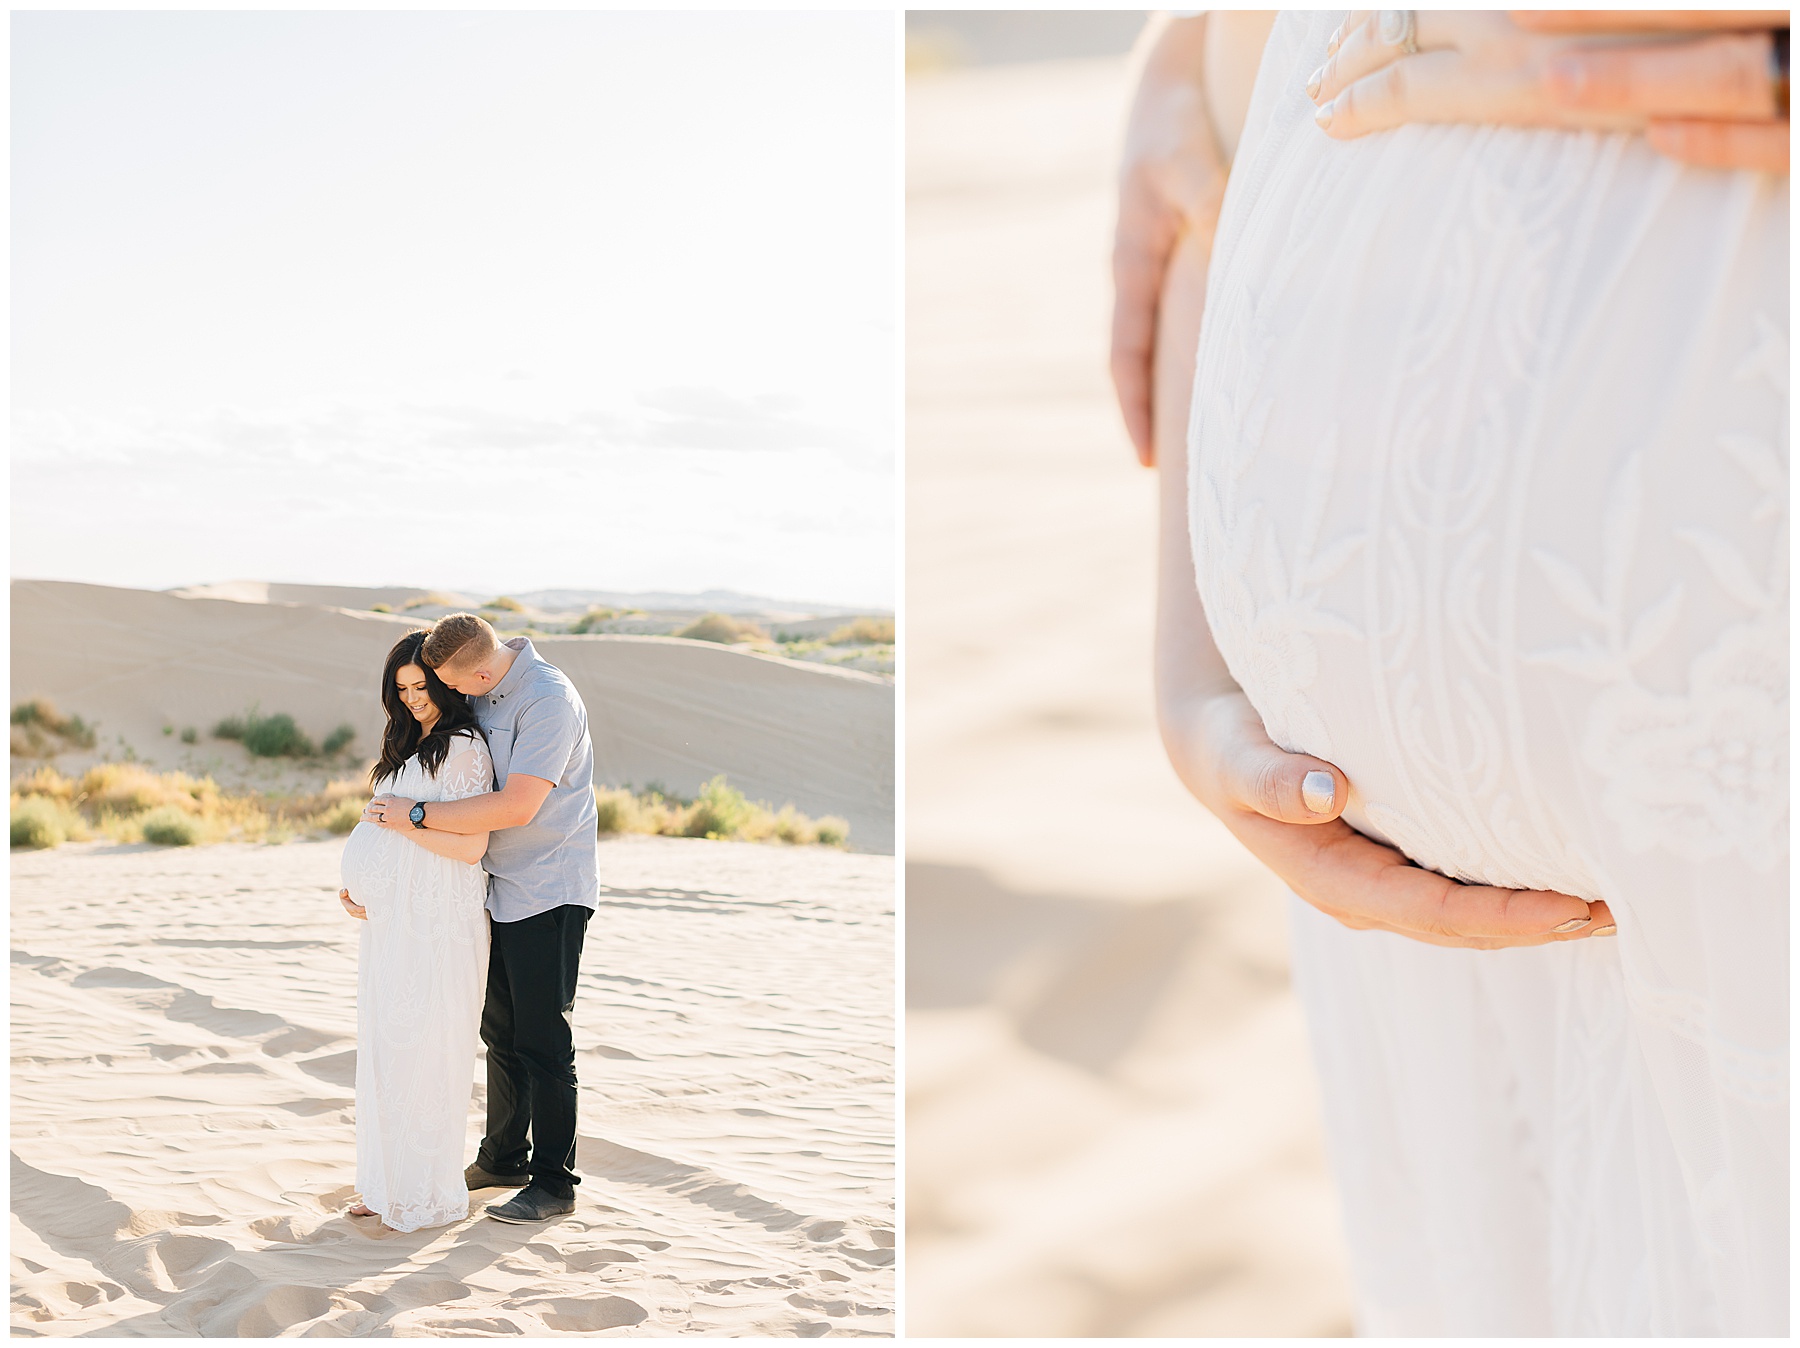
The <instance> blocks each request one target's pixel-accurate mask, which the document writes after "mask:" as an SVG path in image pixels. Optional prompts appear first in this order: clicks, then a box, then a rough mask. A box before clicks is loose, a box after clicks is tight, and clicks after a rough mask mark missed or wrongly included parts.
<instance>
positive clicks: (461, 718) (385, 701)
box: [369, 632, 487, 786]
mask: <svg viewBox="0 0 1800 1348" xmlns="http://www.w3.org/2000/svg"><path fill="white" fill-rule="evenodd" d="M424 645H425V633H423V632H408V633H407V634H406V635H405V636H403V637H401V638H400V640H399V641H397V642H395V643H394V649H393V650H391V651H389V652H388V657H387V664H386V665H384V666H383V667H382V670H381V705H382V707H383V708H384V709H385V710H386V711H387V729H386V730H384V731H383V732H382V735H381V758H380V759H379V760H378V761H377V762H376V764H375V766H374V767H373V768H371V769H370V770H369V784H370V785H371V786H380V785H381V783H382V782H383V781H385V780H386V779H387V778H389V777H392V776H393V775H394V774H395V773H397V772H399V771H400V769H401V767H402V766H403V765H404V764H405V762H406V760H407V759H409V758H411V757H412V756H413V755H414V754H415V753H416V754H418V756H419V762H420V763H421V764H422V765H423V766H424V768H425V771H426V772H427V773H429V774H430V775H431V776H433V777H435V776H437V773H438V769H439V768H441V767H443V766H444V759H445V758H446V757H448V756H449V753H450V737H451V736H452V735H455V734H456V733H457V732H458V731H462V730H472V731H474V732H475V733H476V734H477V735H481V725H480V723H479V722H477V721H476V719H475V709H474V708H473V707H471V706H470V705H469V699H468V698H466V697H464V696H463V695H462V694H461V693H459V692H457V691H456V689H454V688H452V687H451V686H450V685H449V684H447V683H445V682H444V681H443V680H442V679H440V678H438V676H437V671H436V670H434V669H433V668H432V667H431V666H430V665H428V664H426V663H425V661H424V658H423V657H422V656H421V655H420V648H421V647H423V646H424ZM408 665H417V666H418V667H419V668H420V669H422V670H424V671H425V695H426V696H427V697H429V698H430V699H431V701H432V703H433V704H434V705H435V706H436V707H437V709H438V719H437V724H436V725H434V726H432V727H431V733H430V734H429V735H424V736H421V735H420V733H419V722H418V718H417V717H415V716H414V715H413V714H412V713H411V712H410V711H408V710H407V709H406V704H405V703H404V702H402V701H401V700H400V689H399V688H398V687H397V686H396V685H395V679H396V678H397V677H398V676H399V673H400V671H401V670H402V669H404V668H406V666H408ZM482 739H483V741H484V742H485V741H486V739H487V736H485V735H482Z"/></svg>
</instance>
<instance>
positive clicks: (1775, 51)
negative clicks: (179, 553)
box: [1769, 28, 1788, 117]
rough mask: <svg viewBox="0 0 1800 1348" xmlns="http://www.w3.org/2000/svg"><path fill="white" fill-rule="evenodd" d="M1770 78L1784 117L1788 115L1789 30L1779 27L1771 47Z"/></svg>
mask: <svg viewBox="0 0 1800 1348" xmlns="http://www.w3.org/2000/svg"><path fill="white" fill-rule="evenodd" d="M1769 79H1770V80H1771V81H1772V82H1773V85H1774V89H1775V106H1776V109H1777V110H1778V111H1779V112H1780V114H1781V115H1782V116H1783V117H1786V116H1787V115H1788V30H1787V29H1785V28H1777V29H1776V30H1775V42H1774V45H1773V46H1772V47H1771V48H1770V49H1769Z"/></svg>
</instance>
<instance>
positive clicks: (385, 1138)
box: [343, 733, 494, 1231]
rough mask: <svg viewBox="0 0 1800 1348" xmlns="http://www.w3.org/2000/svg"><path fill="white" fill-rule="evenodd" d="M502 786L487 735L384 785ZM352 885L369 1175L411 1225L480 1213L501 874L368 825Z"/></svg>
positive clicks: (424, 794)
mask: <svg viewBox="0 0 1800 1348" xmlns="http://www.w3.org/2000/svg"><path fill="white" fill-rule="evenodd" d="M493 789H494V765H493V760H492V759H491V758H489V756H488V750H487V745H486V744H485V743H483V741H482V739H481V737H480V736H479V735H476V734H473V733H465V734H459V735H458V736H456V737H455V738H454V739H453V740H452V741H451V746H450V752H449V754H448V756H447V757H446V758H445V760H444V763H443V766H442V768H441V769H440V770H439V772H438V775H437V777H436V778H435V779H434V778H432V777H430V776H428V775H427V774H426V772H425V770H424V768H423V767H421V766H420V764H419V760H418V756H417V755H414V756H413V757H412V758H410V759H408V760H407V761H406V763H405V764H404V765H403V766H402V767H401V769H400V773H399V776H398V777H397V778H396V779H395V780H394V781H392V782H384V783H382V785H381V788H380V790H381V792H382V793H383V794H392V795H398V796H404V797H407V798H409V799H413V800H424V801H433V800H461V799H463V798H464V797H466V796H476V795H480V794H482V793H483V792H487V791H492V790H493ZM343 878H344V887H345V888H347V889H348V890H349V891H350V897H351V898H352V899H354V900H355V901H356V902H357V903H360V904H362V905H363V906H365V907H366V908H367V909H368V910H369V920H368V922H367V923H366V924H365V925H364V927H363V931H362V950H361V955H360V957H359V960H358V967H357V990H356V1186H357V1188H358V1189H359V1190H360V1191H361V1193H362V1201H363V1203H364V1204H365V1205H366V1206H368V1207H369V1208H371V1209H372V1210H374V1211H375V1212H378V1213H380V1214H381V1216H382V1219H383V1220H384V1221H385V1222H386V1223H387V1224H388V1225H389V1226H392V1227H394V1228H396V1229H398V1230H401V1231H416V1230H418V1229H420V1228H421V1227H426V1226H443V1225H446V1224H448V1223H450V1222H456V1221H460V1220H462V1219H463V1218H464V1217H466V1216H467V1215H468V1212H469V1191H468V1187H467V1185H466V1184H465V1183H464V1180H463V1166H464V1164H465V1157H464V1155H463V1152H464V1149H465V1147H466V1145H467V1144H466V1136H465V1135H466V1133H467V1131H468V1123H469V1101H470V1097H471V1095H472V1093H473V1086H474V1066H475V1054H476V1051H477V1049H478V1047H479V1040H480V1029H481V1006H482V998H483V995H484V992H485V989H486V987H487V961H488V926H487V912H486V903H487V875H486V873H485V872H484V871H483V870H482V869H481V867H480V866H479V865H474V866H471V865H466V864H465V863H463V862H460V861H452V860H450V859H449V858H447V857H440V856H438V855H436V854H435V853H432V852H428V851H426V850H425V849H424V848H423V847H421V846H419V845H418V844H417V843H415V842H413V841H412V840H411V839H410V838H408V837H406V836H405V835H403V834H400V833H395V832H393V831H392V830H389V829H383V828H379V827H377V826H376V825H374V824H358V825H357V826H356V828H355V830H354V831H353V832H352V833H351V835H350V838H349V841H348V842H347V843H346V844H345V847H344V860H343Z"/></svg>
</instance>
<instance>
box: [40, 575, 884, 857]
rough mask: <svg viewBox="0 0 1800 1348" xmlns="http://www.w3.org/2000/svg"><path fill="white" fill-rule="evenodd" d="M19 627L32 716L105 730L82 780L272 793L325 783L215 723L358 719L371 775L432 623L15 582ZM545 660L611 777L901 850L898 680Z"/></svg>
mask: <svg viewBox="0 0 1800 1348" xmlns="http://www.w3.org/2000/svg"><path fill="white" fill-rule="evenodd" d="M273 588H275V587H271V589H272V590H273ZM282 588H284V590H291V591H301V590H305V591H312V590H319V591H320V592H321V593H322V594H329V593H331V592H332V591H331V587H292V586H290V587H282ZM12 612H13V633H14V636H13V648H12V696H13V700H14V702H15V703H16V702H19V701H22V700H24V699H26V698H30V697H38V696H43V697H49V698H51V699H52V700H53V701H55V702H56V703H57V705H58V706H59V707H60V708H61V709H62V710H63V711H64V712H72V713H75V714H77V715H80V716H82V717H83V718H84V719H86V720H87V721H89V722H92V723H97V726H98V730H99V735H100V742H99V745H98V746H97V748H96V751H95V753H94V754H91V755H86V756H82V755H70V756H68V758H67V759H66V761H64V765H65V766H81V765H83V764H85V763H86V762H87V761H90V760H92V759H93V758H95V757H97V756H99V755H105V754H110V755H112V756H114V757H118V756H121V755H122V754H123V753H124V752H125V751H126V750H127V749H129V750H130V751H131V752H132V753H134V754H136V755H137V756H138V757H139V758H142V759H144V760H146V761H149V762H151V763H153V764H155V765H157V766H159V767H163V768H180V769H182V770H184V771H191V772H211V773H213V774H214V775H215V776H217V777H218V779H219V780H220V781H221V782H222V783H229V784H241V783H247V782H248V783H256V784H259V785H264V786H268V785H278V784H281V783H283V782H287V781H291V780H292V779H294V778H295V777H296V776H304V775H305V772H306V771H307V770H306V769H296V768H295V767H293V766H291V765H288V764H281V763H271V762H269V761H267V760H252V759H250V758H249V757H248V755H246V754H245V753H244V751H243V750H242V749H241V748H239V747H238V746H237V745H235V744H232V743H229V742H226V741H221V740H215V739H212V738H211V737H210V736H209V735H208V734H207V732H208V731H209V730H210V728H211V727H212V726H213V725H214V724H215V723H216V722H217V721H218V720H219V719H220V718H221V717H223V716H226V715H228V714H230V713H234V712H241V711H243V710H244V709H246V708H247V707H249V706H250V705H251V704H253V703H254V704H257V705H259V706H260V708H261V710H262V711H263V712H265V713H270V712H277V711H284V712H287V713H289V714H291V715H292V716H293V717H294V718H295V719H296V720H297V721H298V722H299V724H300V726H301V728H302V729H303V730H305V731H306V732H307V733H309V734H310V735H312V736H313V738H314V739H315V740H317V739H321V738H323V737H324V736H325V735H326V734H328V733H329V732H330V731H331V730H332V729H333V728H334V727H335V726H337V725H338V724H340V723H347V724H349V725H351V726H352V727H353V728H354V729H355V731H356V735H357V738H356V740H355V742H354V743H355V747H356V748H357V749H358V750H360V751H361V753H362V754H363V755H364V756H365V757H364V759H363V762H364V764H365V765H366V762H367V759H368V757H372V755H373V753H374V750H375V746H376V745H378V744H379V741H380V734H381V727H382V723H383V717H382V713H381V708H380V704H379V702H378V701H377V698H376V692H375V685H376V682H377V680H378V679H379V677H380V673H381V662H382V658H383V657H384V656H385V654H386V653H387V650H388V648H389V647H390V646H391V645H392V644H393V642H394V641H395V640H396V639H397V638H398V637H399V635H400V634H401V633H403V632H405V631H407V630H409V629H410V628H412V627H416V626H419V624H418V623H415V622H413V621H411V620H409V619H407V618H405V617H402V616H399V615H392V614H381V613H371V612H368V611H366V610H363V611H358V610H351V609H344V608H333V607H323V606H319V605H315V604H298V603H291V602H277V601H274V600H273V599H266V600H258V599H256V598H254V596H253V595H251V593H250V592H249V591H246V592H244V594H243V595H240V596H239V597H238V598H235V599H226V598H191V597H188V598H184V597H181V596H179V595H174V594H166V593H161V592H157V591H150V590H128V589H117V588H111V587H107V586H98V585H78V584H70V583H64V582H57V581H27V580H20V581H14V582H13V584H12ZM537 646H538V649H539V651H540V652H541V653H542V654H543V655H544V657H545V658H546V659H548V660H550V661H552V662H553V663H555V664H557V665H558V666H560V667H561V668H562V669H563V670H564V671H565V672H566V673H567V674H568V675H569V677H570V679H572V680H573V681H574V683H575V686H576V687H577V689H579V690H580V692H581V695H582V698H583V700H584V701H585V702H586V703H587V706H588V713H589V724H590V729H591V731H592V734H593V738H594V751H595V772H596V777H597V779H598V780H601V781H603V782H605V783H608V784H613V785H623V784H627V783H630V784H633V785H636V786H640V787H641V786H644V785H646V784H648V783H651V782H660V783H661V784H662V785H663V786H664V787H666V788H667V789H670V790H674V791H677V792H683V793H688V792H692V791H693V790H694V789H695V788H697V787H698V786H699V785H700V783H702V782H704V781H705V780H707V779H708V778H709V777H711V776H713V775H714V774H716V773H721V772H722V773H725V774H726V775H727V776H729V777H730V779H731V780H732V782H733V783H734V784H735V785H737V786H738V787H740V788H741V789H742V790H744V791H745V793H746V794H748V795H749V796H750V797H751V798H752V799H764V800H767V801H769V802H770V803H771V804H773V805H777V806H779V805H781V804H782V803H784V802H787V801H792V802H793V803H794V804H795V805H796V806H798V807H799V808H800V809H801V810H803V811H804V812H806V813H808V814H811V815H815V816H817V815H824V814H836V815H840V816H842V817H843V818H845V819H847V820H849V822H850V826H851V832H850V845H851V846H852V847H853V848H856V849H858V850H867V851H874V852H892V850H893V846H894V824H893V791H894V788H893V780H894V747H893V744H894V729H893V726H894V687H893V685H892V684H891V683H889V682H888V681H886V680H883V679H881V678H878V677H875V676H872V675H867V674H859V673H856V672H854V671H848V670H838V669H832V668H827V667H823V666H819V665H809V664H801V663H797V662H794V661H787V660H780V659H775V658H772V657H765V656H759V655H752V654H748V653H746V652H742V651H734V650H730V649H727V648H725V647H721V646H715V645H711V644H709V643H706V642H694V641H679V640H674V639H670V638H663V637H633V636H580V637H575V636H557V637H544V638H542V639H540V640H539V641H538V642H537ZM188 726H192V727H195V728H196V729H197V730H198V731H199V735H200V738H199V742H198V743H197V744H195V745H192V746H188V745H185V744H183V743H182V742H181V740H180V738H179V731H180V729H181V728H183V727H188ZM165 727H169V728H171V729H173V730H175V731H176V732H177V733H176V734H165V733H164V728H165ZM18 766H19V764H18V763H17V762H16V761H15V771H16V770H17V769H18ZM338 771H339V773H343V772H344V771H346V769H344V768H342V767H340V768H339V769H338ZM313 773H314V775H318V772H317V770H313Z"/></svg>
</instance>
